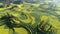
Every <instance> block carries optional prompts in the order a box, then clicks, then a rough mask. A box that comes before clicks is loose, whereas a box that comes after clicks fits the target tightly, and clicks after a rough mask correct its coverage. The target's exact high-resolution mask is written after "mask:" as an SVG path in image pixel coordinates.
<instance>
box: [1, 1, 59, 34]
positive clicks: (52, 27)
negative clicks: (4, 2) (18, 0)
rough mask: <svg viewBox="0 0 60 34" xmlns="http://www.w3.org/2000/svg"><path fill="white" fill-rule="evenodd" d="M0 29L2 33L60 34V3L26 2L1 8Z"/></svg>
mask: <svg viewBox="0 0 60 34" xmlns="http://www.w3.org/2000/svg"><path fill="white" fill-rule="evenodd" d="M0 31H1V32H0V34H60V33H59V32H60V7H59V4H57V6H55V5H51V4H49V3H39V4H31V3H26V2H24V3H22V4H13V3H11V4H10V5H9V6H8V7H3V8H0ZM3 32H4V33H3Z"/></svg>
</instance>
